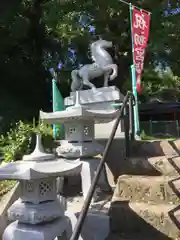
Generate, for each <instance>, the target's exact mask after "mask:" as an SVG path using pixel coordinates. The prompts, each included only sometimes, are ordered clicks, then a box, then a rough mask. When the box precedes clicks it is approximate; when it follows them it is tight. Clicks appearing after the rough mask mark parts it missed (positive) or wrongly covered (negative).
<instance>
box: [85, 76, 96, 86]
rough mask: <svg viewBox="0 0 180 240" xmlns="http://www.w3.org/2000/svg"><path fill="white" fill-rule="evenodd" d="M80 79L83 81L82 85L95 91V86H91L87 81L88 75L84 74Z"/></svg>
mask: <svg viewBox="0 0 180 240" xmlns="http://www.w3.org/2000/svg"><path fill="white" fill-rule="evenodd" d="M82 79H83V84H84V85H86V86H88V87H90V88H91V89H96V87H95V85H94V84H92V83H91V82H90V81H89V77H88V74H84V75H83V76H82Z"/></svg>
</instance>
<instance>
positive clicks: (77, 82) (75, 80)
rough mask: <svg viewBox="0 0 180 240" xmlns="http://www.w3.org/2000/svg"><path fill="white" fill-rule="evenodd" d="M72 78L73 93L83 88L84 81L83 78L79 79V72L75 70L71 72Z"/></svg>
mask: <svg viewBox="0 0 180 240" xmlns="http://www.w3.org/2000/svg"><path fill="white" fill-rule="evenodd" d="M71 78H72V83H71V91H72V92H75V91H77V90H79V89H81V87H82V81H81V78H80V77H79V70H77V69H75V70H73V71H72V72H71Z"/></svg>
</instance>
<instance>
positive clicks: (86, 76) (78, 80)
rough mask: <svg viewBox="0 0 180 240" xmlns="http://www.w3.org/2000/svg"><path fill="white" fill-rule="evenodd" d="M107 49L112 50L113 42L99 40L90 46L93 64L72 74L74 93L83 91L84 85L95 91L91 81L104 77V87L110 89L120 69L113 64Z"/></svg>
mask: <svg viewBox="0 0 180 240" xmlns="http://www.w3.org/2000/svg"><path fill="white" fill-rule="evenodd" d="M107 48H112V42H109V41H106V40H98V41H96V42H93V43H92V44H91V45H90V50H91V58H92V61H93V63H92V64H86V65H84V66H83V67H81V68H80V69H75V70H73V71H72V72H71V78H72V84H71V90H72V91H73V92H74V91H77V90H81V89H82V88H83V85H86V86H89V87H90V88H91V89H95V88H96V87H95V86H94V84H92V83H91V82H90V81H91V80H92V79H94V78H96V77H100V76H102V75H104V87H108V81H109V80H114V79H115V78H116V77H117V72H118V67H117V65H116V64H114V63H113V60H112V57H111V55H110V54H109V53H108V52H107V50H106V49H107Z"/></svg>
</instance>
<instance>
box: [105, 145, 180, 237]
mask: <svg viewBox="0 0 180 240" xmlns="http://www.w3.org/2000/svg"><path fill="white" fill-rule="evenodd" d="M137 145H138V144H137ZM137 145H136V147H135V148H134V149H133V152H134V156H132V157H131V158H130V159H126V160H124V161H122V168H123V170H122V175H121V176H120V177H119V178H118V180H117V184H116V188H115V191H114V195H113V198H112V202H111V207H110V211H109V216H110V230H111V233H110V234H109V236H108V237H107V239H106V240H126V239H127V240H128V239H129V240H136V239H137V240H143V239H144V240H145V239H149V240H150V239H157V240H161V239H162V240H167V239H174V240H180V175H179V173H180V156H179V150H178V149H180V142H179V141H175V142H168V141H162V142H158V143H157V142H144V143H142V142H141V143H140V142H139V145H138V146H137ZM144 156H145V157H144Z"/></svg>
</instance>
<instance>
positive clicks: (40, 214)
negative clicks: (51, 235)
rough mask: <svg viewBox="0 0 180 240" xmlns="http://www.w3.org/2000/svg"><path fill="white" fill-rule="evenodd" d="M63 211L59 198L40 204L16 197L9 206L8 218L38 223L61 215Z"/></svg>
mask: <svg viewBox="0 0 180 240" xmlns="http://www.w3.org/2000/svg"><path fill="white" fill-rule="evenodd" d="M64 213H65V209H64V207H63V205H62V204H61V203H60V201H59V199H57V200H56V201H48V202H44V203H41V204H33V203H27V202H26V203H25V202H22V201H21V200H20V199H18V200H17V201H16V202H15V203H13V205H12V206H11V207H10V208H9V210H8V219H9V220H11V221H16V220H19V222H23V223H29V224H39V223H42V222H50V221H52V220H55V219H57V218H59V217H63V216H64Z"/></svg>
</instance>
